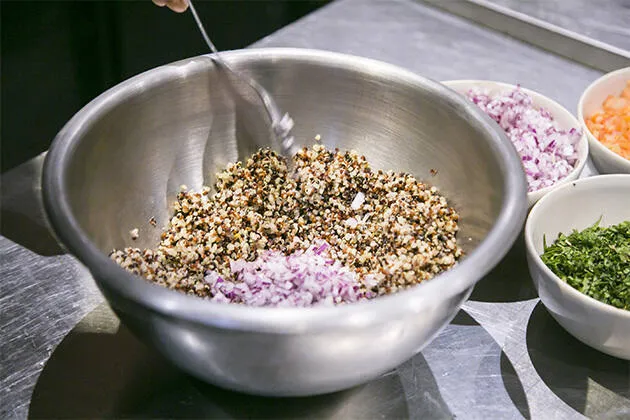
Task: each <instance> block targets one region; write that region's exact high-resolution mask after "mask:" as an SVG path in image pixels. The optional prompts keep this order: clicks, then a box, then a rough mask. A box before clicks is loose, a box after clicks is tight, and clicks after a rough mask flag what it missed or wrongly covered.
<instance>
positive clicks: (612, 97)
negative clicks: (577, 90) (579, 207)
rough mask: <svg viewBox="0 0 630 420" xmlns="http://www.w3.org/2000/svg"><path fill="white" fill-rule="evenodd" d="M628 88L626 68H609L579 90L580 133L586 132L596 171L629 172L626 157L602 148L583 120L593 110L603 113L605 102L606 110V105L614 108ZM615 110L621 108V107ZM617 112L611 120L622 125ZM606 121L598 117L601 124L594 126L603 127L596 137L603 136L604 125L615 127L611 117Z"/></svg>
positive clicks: (629, 69)
mask: <svg viewBox="0 0 630 420" xmlns="http://www.w3.org/2000/svg"><path fill="white" fill-rule="evenodd" d="M628 89H630V67H626V68H623V69H620V70H616V71H613V72H611V73H608V74H605V75H604V76H602V77H600V78H599V79H597V80H595V81H594V82H593V83H591V84H590V85H589V87H587V88H586V90H585V91H584V93H582V97H581V98H580V102H579V103H578V120H579V121H580V123H581V124H582V127H583V130H584V132H586V135H587V137H588V143H589V147H590V151H591V158H592V159H593V163H594V164H595V167H596V168H597V171H598V172H600V173H604V174H616V173H619V174H621V173H625V174H630V159H626V158H624V157H623V156H621V155H619V154H617V153H615V152H614V151H612V150H611V149H609V148H608V147H606V146H605V145H604V144H603V143H602V142H601V141H600V140H599V139H598V138H597V136H595V135H594V134H593V133H592V132H591V130H590V129H589V127H588V126H587V123H586V119H590V118H591V116H593V114H596V113H599V114H600V115H603V114H602V110H603V108H604V104H605V103H606V106H607V109H609V108H608V107H613V108H616V107H617V106H619V105H618V101H620V100H621V101H623V100H625V101H628V99H627V96H626V98H624V99H621V98H619V95H620V94H621V93H622V92H624V91H625V92H627V90H628ZM626 95H627V93H626ZM611 101H616V102H617V104H613V103H610V102H611ZM625 104H626V105H625V109H626V110H627V109H628V108H627V106H628V105H627V104H628V102H625ZM621 106H623V105H621ZM617 109H618V110H621V109H623V108H617ZM619 112H620V111H617V116H616V117H615V119H616V121H617V122H618V123H621V124H624V122H621V121H620V120H621V119H623V117H622V116H620V115H619ZM621 112H623V111H621ZM608 121H609V122H608V123H607V122H606V121H605V119H604V118H602V122H601V123H599V122H597V123H595V124H596V126H599V127H601V128H602V129H603V130H602V132H600V133H599V135H600V136H601V135H606V134H605V133H604V132H605V131H606V128H605V126H606V125H607V124H611V125H612V127H611V128H612V130H615V129H616V128H618V126H617V127H615V123H614V122H613V121H612V118H609V120H608Z"/></svg>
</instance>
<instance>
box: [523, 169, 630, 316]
mask: <svg viewBox="0 0 630 420" xmlns="http://www.w3.org/2000/svg"><path fill="white" fill-rule="evenodd" d="M617 181H625V183H630V174H607V175H595V176H590V177H587V178H582V179H578V180H575V181H573V182H572V183H571V184H567V185H563V186H562V187H560V188H558V189H557V190H555V191H553V192H551V193H549V194H547V195H545V196H544V197H543V198H541V199H540V200H539V201H538V202H537V203H536V204H535V205H534V207H533V208H532V210H531V211H530V212H529V215H528V216H527V221H526V222H525V233H524V237H525V246H526V249H527V253H528V254H529V256H530V257H531V258H530V260H531V261H532V262H533V263H534V264H535V265H536V268H537V269H538V270H539V271H541V272H543V273H544V276H541V277H544V279H545V280H547V279H550V280H551V281H552V282H553V283H554V284H555V285H557V286H558V287H559V288H560V289H561V290H562V291H563V292H565V293H566V294H568V296H570V297H572V298H573V300H575V301H577V302H579V303H580V304H581V305H584V306H589V307H591V308H594V309H597V310H599V311H602V312H606V313H608V314H609V315H613V316H620V317H623V318H625V319H627V320H628V321H630V310H626V309H621V308H617V307H615V306H612V305H610V304H608V303H604V302H600V301H599V300H597V299H595V298H593V297H591V296H588V295H585V294H584V293H582V292H580V291H578V290H576V289H574V288H573V287H571V286H570V285H569V284H567V283H566V282H565V281H563V280H562V279H561V278H560V277H558V276H557V275H556V274H555V273H554V272H553V271H551V269H550V268H549V267H547V265H546V264H545V263H544V262H543V260H542V258H540V255H539V254H538V252H537V251H536V248H535V245H534V239H533V238H532V235H533V234H532V231H533V229H534V225H536V223H537V222H538V220H539V219H540V218H541V217H544V213H543V212H544V210H545V208H544V207H545V206H546V205H551V204H548V203H553V200H558V199H559V196H560V195H561V194H562V193H563V192H564V191H565V190H571V191H573V192H574V193H581V194H584V193H585V192H586V191H588V190H589V189H592V188H594V187H596V186H598V185H601V184H606V185H610V182H617ZM541 300H543V299H542V297H541ZM543 303H545V302H544V301H543Z"/></svg>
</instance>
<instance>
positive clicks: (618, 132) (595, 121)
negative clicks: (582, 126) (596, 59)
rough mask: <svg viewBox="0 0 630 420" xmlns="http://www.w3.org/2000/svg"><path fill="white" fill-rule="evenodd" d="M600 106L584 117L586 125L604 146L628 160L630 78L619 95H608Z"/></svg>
mask: <svg viewBox="0 0 630 420" xmlns="http://www.w3.org/2000/svg"><path fill="white" fill-rule="evenodd" d="M602 108H603V109H602V110H600V111H597V112H595V113H594V114H593V115H591V116H590V117H588V118H586V120H585V122H586V126H587V127H588V129H589V131H590V132H591V133H592V134H593V136H595V138H597V139H598V140H599V141H600V142H602V144H603V145H604V146H606V147H608V148H609V149H610V150H612V151H613V152H615V153H617V154H618V155H620V156H622V157H624V158H626V159H629V160H630V80H628V81H627V83H626V87H625V88H624V89H623V91H622V92H621V93H620V94H619V96H614V95H610V96H608V97H607V98H606V100H605V101H604V103H603V104H602Z"/></svg>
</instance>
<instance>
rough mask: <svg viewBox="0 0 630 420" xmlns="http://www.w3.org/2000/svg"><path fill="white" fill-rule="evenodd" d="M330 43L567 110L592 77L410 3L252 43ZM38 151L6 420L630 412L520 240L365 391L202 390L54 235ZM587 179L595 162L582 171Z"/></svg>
mask: <svg viewBox="0 0 630 420" xmlns="http://www.w3.org/2000/svg"><path fill="white" fill-rule="evenodd" d="M262 46H291V47H305V48H319V49H327V50H333V51H339V52H345V53H351V54H357V55H363V56H368V57H372V58H376V59H380V60H384V61H388V62H391V63H394V64H398V65H400V66H403V67H406V68H409V69H411V70H413V71H416V72H417V73H420V74H422V75H425V76H428V77H431V78H434V79H438V80H448V79H464V78H484V79H493V80H500V81H506V82H511V83H515V82H519V83H521V84H522V85H524V86H526V87H529V88H532V89H534V90H537V91H539V92H541V93H543V94H546V95H548V96H550V97H552V98H554V99H556V100H557V101H558V102H560V103H561V104H563V105H564V106H566V107H567V108H568V109H570V110H571V111H574V110H575V107H576V104H577V99H578V97H579V95H580V93H581V91H582V90H583V89H584V87H586V86H587V85H588V84H589V83H590V82H591V81H592V80H593V79H595V78H596V77H598V76H599V73H598V72H596V71H594V70H591V69H588V68H585V67H582V66H580V65H577V64H575V63H573V62H570V61H568V60H565V59H562V58H558V57H556V56H553V55H550V54H548V53H546V52H543V51H540V50H537V49H535V48H533V47H531V46H528V45H526V44H523V43H521V42H519V41H516V40H514V39H511V38H509V37H507V36H503V35H500V34H497V33H494V32H492V31H489V30H487V29H484V28H481V27H478V26H476V25H474V24H471V23H469V22H467V21H464V20H462V19H459V18H456V17H453V16H450V15H448V14H446V13H443V12H440V11H436V10H434V9H431V8H429V7H426V6H423V5H421V4H419V3H416V2H413V1H411V0H339V1H337V2H334V3H332V4H331V5H329V6H326V7H324V8H322V9H320V10H319V11H317V12H315V13H313V14H311V15H309V16H307V17H306V18H304V19H302V20H300V21H298V22H296V23H294V24H292V25H289V26H287V27H286V28H284V29H282V30H280V31H278V32H277V33H275V34H273V35H271V36H269V37H267V38H264V39H263V40H261V41H260V42H258V43H256V44H254V47H262ZM42 161H43V156H39V157H37V158H35V159H33V160H31V161H29V162H26V163H24V164H23V165H21V166H19V167H17V168H15V169H13V170H11V171H9V172H7V173H5V174H3V176H2V183H1V191H2V197H1V198H2V201H1V206H2V207H1V209H2V213H1V217H2V219H1V221H2V232H1V233H2V236H0V278H1V279H2V282H1V283H0V308H2V311H1V312H0V328H1V330H0V331H1V336H2V341H1V342H0V360H1V364H0V418H25V417H27V415H28V412H29V406H30V416H31V417H188V418H191V417H222V418H225V417H269V418H278V417H318V418H322V417H336V418H392V417H393V418H399V417H410V418H419V417H426V418H454V417H459V418H465V419H482V418H502V419H509V418H522V417H525V418H541V419H548V418H559V419H564V418H583V416H588V417H594V418H624V417H625V418H628V417H630V363H628V362H626V361H622V360H619V359H615V358H612V357H608V356H605V355H603V354H600V353H598V352H596V351H594V350H591V349H589V348H588V347H586V346H584V345H583V344H581V343H579V342H578V341H577V340H575V339H573V338H572V337H570V336H569V335H568V334H567V333H565V332H564V330H562V329H561V328H560V327H559V326H558V325H557V324H556V323H555V321H553V320H552V319H551V317H550V316H549V315H548V313H547V312H546V311H545V309H544V307H542V305H541V304H540V303H539V302H538V299H537V298H536V296H535V292H534V291H533V289H532V286H531V280H530V279H529V275H528V273H527V268H526V263H525V258H524V250H523V247H522V244H521V242H519V243H518V244H517V245H516V246H515V247H514V248H513V249H512V251H510V253H509V254H508V256H507V257H506V259H505V260H504V262H502V263H501V264H500V265H499V266H498V267H497V268H496V269H495V270H494V271H493V272H492V273H491V274H490V275H489V276H487V277H486V278H485V279H483V280H482V281H481V282H480V283H479V284H478V285H477V287H476V288H475V291H474V292H473V295H472V297H471V299H470V301H469V302H467V303H466V304H465V306H464V308H463V310H462V311H460V313H459V315H458V316H457V318H456V319H455V320H454V321H453V322H452V323H451V324H450V325H449V326H448V327H447V328H446V329H445V330H444V331H443V332H442V333H441V334H440V335H439V336H438V337H437V338H436V339H435V340H434V341H433V342H432V343H431V344H430V345H429V346H428V347H427V348H426V349H425V350H424V351H422V353H421V354H418V355H417V356H416V357H414V358H413V359H412V360H410V361H408V362H407V363H405V364H404V365H402V366H400V367H399V368H397V369H396V370H394V371H392V372H390V373H389V374H387V375H385V376H383V377H382V378H380V379H379V380H376V381H374V382H372V383H370V384H368V385H366V386H363V387H359V388H357V389H355V390H351V391H348V392H343V393H339V394H335V395H330V396H323V397H316V398H304V399H288V400H269V399H264V398H256V397H250V396H243V395H239V394H235V393H231V392H227V391H223V390H219V389H217V388H214V387H211V386H208V385H205V384H201V383H199V382H198V381H195V380H193V379H191V378H189V377H187V376H185V375H183V374H182V373H180V372H178V371H176V370H175V369H173V368H172V367H170V365H168V364H167V363H166V362H165V361H163V360H162V359H161V358H159V357H158V356H156V355H155V354H154V353H153V352H151V351H150V350H149V349H147V348H146V347H144V345H142V344H141V343H139V342H138V341H137V340H136V339H135V338H134V337H133V336H131V335H130V333H129V332H128V331H127V330H126V329H125V327H124V326H121V325H119V323H118V320H117V319H116V318H115V316H114V315H113V314H112V313H111V312H110V311H109V310H108V308H107V306H106V305H104V304H102V302H103V298H102V296H101V294H100V293H99V291H98V289H97V288H96V286H95V284H94V282H93V280H92V279H91V277H90V275H89V273H88V272H87V271H86V269H85V268H83V267H82V266H81V265H80V264H79V263H78V262H77V261H76V260H75V259H74V258H73V257H71V256H68V255H66V254H65V253H64V251H63V250H62V249H61V248H60V247H59V246H58V245H57V244H56V242H55V240H54V239H53V238H52V237H51V235H50V234H49V233H48V230H47V228H46V223H45V221H44V218H43V214H42V209H41V199H40V191H39V176H40V173H41V164H42ZM592 174H594V171H593V169H592V167H591V166H590V164H589V165H588V167H587V169H586V171H585V174H584V175H585V176H588V175H592Z"/></svg>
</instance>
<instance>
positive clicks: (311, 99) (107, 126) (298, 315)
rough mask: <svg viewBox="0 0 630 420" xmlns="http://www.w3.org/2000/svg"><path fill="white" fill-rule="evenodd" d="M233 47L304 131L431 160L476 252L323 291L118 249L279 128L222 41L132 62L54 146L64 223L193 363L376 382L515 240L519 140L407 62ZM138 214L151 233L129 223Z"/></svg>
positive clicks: (47, 181)
mask: <svg viewBox="0 0 630 420" xmlns="http://www.w3.org/2000/svg"><path fill="white" fill-rule="evenodd" d="M221 55H222V58H223V60H225V61H227V62H228V63H229V65H230V67H232V68H234V69H235V70H236V71H246V72H248V73H250V74H251V75H252V76H253V78H255V79H256V80H258V81H259V83H261V84H262V85H263V86H266V88H267V89H268V90H269V92H270V94H271V95H273V97H274V98H276V101H277V102H278V103H279V105H280V106H281V107H282V108H283V109H286V110H288V112H290V113H291V115H293V117H294V118H295V120H296V121H298V122H299V123H298V124H297V125H296V127H295V129H294V135H295V136H296V139H297V142H298V144H302V145H306V144H308V143H310V141H309V139H312V138H314V137H315V136H316V135H317V134H320V135H321V137H322V142H323V143H324V144H325V145H326V146H328V147H329V148H335V147H339V148H340V149H342V150H347V149H353V150H357V151H358V152H360V153H361V154H363V155H365V156H366V157H367V159H368V161H370V162H372V164H373V165H374V167H375V168H376V169H394V170H397V171H400V170H402V171H407V172H411V173H412V174H415V175H416V176H418V177H419V178H421V179H428V178H431V179H430V182H431V184H432V185H435V186H437V187H438V188H439V189H440V190H441V191H442V192H443V193H444V194H445V195H446V196H447V197H449V199H450V201H451V204H452V205H454V206H455V207H456V209H457V210H458V212H459V214H460V217H461V218H460V231H459V235H460V236H459V240H460V243H461V244H462V247H463V249H464V251H465V252H466V257H465V258H464V259H463V260H462V261H461V262H460V263H459V264H458V265H457V266H456V267H454V268H453V269H451V270H449V271H448V272H446V273H444V274H441V275H440V276H438V277H436V278H435V279H433V280H432V281H430V282H426V283H422V284H420V285H419V286H417V287H414V288H412V289H408V290H406V291H403V292H399V293H396V294H394V295H391V296H387V297H383V298H379V299H374V300H371V301H369V302H364V303H359V304H353V305H343V306H339V307H331V308H308V309H303V308H254V307H247V306H242V305H225V304H217V303H213V302H208V301H203V300H201V299H198V298H195V297H191V296H188V295H185V294H182V293H179V292H175V291H172V290H168V289H165V288H162V287H159V286H156V285H154V284H150V283H148V282H146V281H144V280H143V279H141V278H139V277H136V276H133V275H132V274H130V273H128V272H126V271H125V270H123V269H122V268H120V267H118V266H117V265H116V264H114V263H113V262H112V261H111V260H110V259H109V258H108V257H107V254H108V253H109V252H110V251H111V250H112V249H114V248H116V249H120V248H123V247H125V246H138V245H139V246H150V245H151V244H152V243H157V236H158V234H159V232H160V230H159V229H155V228H153V227H152V226H151V225H149V224H148V222H147V221H148V220H149V218H150V217H151V216H154V217H156V218H157V220H158V223H160V222H162V221H163V220H165V219H166V218H167V217H168V214H169V207H170V203H171V202H172V201H173V199H174V195H175V194H176V192H177V191H178V190H179V185H182V184H185V185H188V186H189V187H191V188H194V189H197V190H199V189H200V187H201V184H202V183H203V184H205V185H212V181H211V179H210V178H209V177H208V176H206V174H212V173H214V172H216V171H217V170H220V169H221V168H222V167H223V166H224V164H225V162H221V163H217V160H219V161H220V160H221V159H224V157H225V156H226V155H231V156H233V157H236V156H237V155H238V156H239V157H240V158H244V157H245V156H244V154H245V155H247V154H249V153H253V152H254V151H255V149H256V147H252V145H258V144H265V143H266V144H269V145H273V144H274V143H273V142H272V140H270V139H269V137H270V136H269V130H268V125H266V124H264V119H261V118H248V116H247V113H248V112H249V108H252V109H253V111H260V108H261V107H260V105H259V103H256V102H253V103H251V104H250V103H249V102H248V101H247V99H248V98H247V97H242V96H240V94H239V93H232V92H231V90H234V89H233V88H232V83H233V81H227V80H226V79H225V78H224V77H223V70H221V68H220V66H217V65H216V64H215V63H214V61H213V60H212V59H211V58H210V57H207V56H204V57H195V58H192V59H188V60H184V61H181V62H178V63H173V64H169V65H167V66H164V67H160V68H157V69H155V70H151V71H149V72H146V73H144V74H142V75H139V76H137V77H135V78H133V79H130V80H128V81H126V82H124V83H122V84H120V85H118V86H116V87H114V88H112V89H110V90H109V91H107V92H105V93H104V94H102V95H101V96H99V97H98V98H97V99H95V100H94V101H92V102H91V103H90V104H88V105H86V107H84V108H83V109H82V110H81V111H80V112H79V113H77V115H76V116H75V117H73V119H72V120H71V121H70V122H69V123H68V124H67V125H66V126H65V127H64V128H63V130H62V131H61V132H60V133H59V135H58V136H57V137H56V138H55V140H54V142H53V144H52V146H51V148H50V150H49V152H48V154H47V156H46V161H45V164H44V173H43V180H42V186H43V188H42V193H43V198H44V207H45V209H46V213H47V215H48V217H49V220H50V222H51V225H52V227H53V228H54V231H55V233H56V234H57V236H58V237H59V238H60V240H61V242H62V243H63V244H64V245H65V246H66V247H67V248H68V249H69V250H70V252H72V253H73V254H74V255H76V256H77V257H78V258H79V260H81V261H82V262H83V263H84V264H85V265H86V266H87V267H88V269H89V270H90V272H91V273H92V275H93V276H94V277H95V279H96V282H97V284H98V285H99V287H100V288H101V290H102V291H103V293H104V295H105V297H106V298H107V299H108V301H109V303H110V304H111V305H112V307H113V308H114V309H115V311H116V312H117V313H118V314H119V316H120V317H121V318H122V320H123V321H124V322H125V323H126V324H127V325H128V326H129V328H130V329H131V330H132V331H134V332H135V333H136V334H138V335H139V336H140V337H142V338H143V339H144V340H145V341H147V342H149V343H151V344H152V345H153V346H155V348H156V349H157V350H159V351H160V352H161V353H162V354H164V355H165V356H166V357H167V358H168V359H170V360H171V361H173V363H175V364H176V365H178V366H180V367H181V368H182V369H184V370H185V371H187V372H188V373H190V374H192V375H195V376H197V377H199V378H201V379H203V380H206V381H208V382H210V383H212V384H215V385H220V386H224V387H228V388H230V389H235V390H239V391H245V392H250V393H255V394H261V395H271V396H302V395H315V394H322V393H327V392H333V391H338V390H341V389H346V388H349V387H352V386H355V385H358V384H361V383H364V382H367V381H369V380H371V379H373V378H375V377H377V376H378V375H380V374H382V373H383V372H385V371H387V370H389V369H393V368H394V367H396V366H398V365H399V364H401V363H402V362H404V361H405V360H407V359H409V358H410V357H411V356H412V355H414V354H415V353H417V352H418V351H420V350H421V349H422V348H423V347H424V346H425V345H426V344H427V343H428V342H429V341H430V340H431V338H433V337H434V336H435V334H437V332H438V331H440V330H441V329H442V328H443V327H444V326H445V325H446V324H447V323H448V322H449V321H450V320H451V319H452V317H453V316H455V314H456V312H457V311H458V309H459V307H460V306H461V304H462V303H463V301H464V300H465V299H466V298H467V297H468V295H469V294H470V290H471V288H472V286H473V285H474V284H475V283H476V282H477V281H478V280H479V279H480V278H481V277H483V275H484V274H485V273H487V272H488V271H489V270H490V269H491V268H492V267H493V266H494V265H495V264H496V263H498V261H499V260H500V259H501V257H502V256H503V255H504V254H505V253H506V252H507V250H508V249H509V247H510V246H511V244H512V243H513V241H514V240H515V238H516V236H517V235H518V233H519V232H520V230H521V228H522V223H523V221H524V217H525V212H526V209H527V201H526V185H525V177H524V174H523V172H522V169H521V161H520V158H519V157H518V155H517V154H516V152H515V149H514V148H513V147H512V145H511V143H510V142H509V140H508V139H507V137H506V136H505V135H504V133H503V132H502V131H501V130H500V128H499V127H498V126H496V125H495V124H494V123H492V122H491V121H490V120H489V119H488V118H487V117H486V116H485V115H483V114H482V113H481V112H480V111H479V110H478V108H476V106H475V105H473V104H471V103H470V102H469V101H467V100H466V99H464V98H463V97H461V96H460V95H458V94H456V93H455V92H453V91H451V90H449V89H447V88H446V87H444V86H443V85H441V84H439V83H436V82H433V81H430V80H428V79H424V78H421V77H419V76H416V75H414V74H413V73H411V72H408V71H406V70H403V69H400V68H397V67H395V66H391V65H389V64H385V63H382V62H377V61H374V60H369V59H362V58H359V57H353V56H347V55H341V54H336V53H330V52H321V51H315V50H304V49H255V50H249V51H239V52H228V53H222V54H221ZM235 90H236V91H239V90H242V89H239V87H238V86H237V87H236V89H235ZM243 94H249V95H251V94H252V92H251V90H249V91H248V92H244V93H243ZM243 99H244V101H243ZM239 101H242V102H243V103H242V104H241V103H239ZM263 112H264V110H263ZM257 123H258V124H257ZM241 127H245V128H246V129H245V131H241V129H240V128H241ZM252 140H253V141H252ZM239 149H241V150H240V151H239ZM233 159H234V158H232V159H230V160H233ZM432 169H434V170H437V171H438V173H437V175H436V176H433V177H431V176H430V173H431V170H432ZM134 227H139V228H140V229H141V230H140V237H143V239H142V241H140V242H141V243H140V244H136V243H134V242H132V239H131V237H130V235H129V233H128V232H129V231H130V230H131V229H133V228H134ZM147 231H152V234H147V233H146V232H147Z"/></svg>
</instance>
